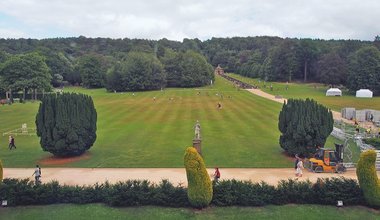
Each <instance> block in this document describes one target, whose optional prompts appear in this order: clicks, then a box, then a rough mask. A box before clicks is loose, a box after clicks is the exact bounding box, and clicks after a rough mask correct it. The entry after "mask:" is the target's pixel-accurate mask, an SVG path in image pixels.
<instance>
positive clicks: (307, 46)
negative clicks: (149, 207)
mask: <svg viewBox="0 0 380 220" xmlns="http://www.w3.org/2000/svg"><path fill="white" fill-rule="evenodd" d="M379 48H380V37H378V36H376V37H375V38H374V41H360V40H320V39H297V38H280V37H268V36H262V37H233V38H211V39H210V40H205V41H201V40H199V39H197V38H195V39H187V38H185V39H184V40H183V41H182V42H179V41H172V40H168V39H166V38H163V39H161V40H147V39H128V38H124V39H111V38H86V37H83V36H80V37H72V38H52V39H43V40H37V39H0V77H2V75H4V74H5V75H6V73H4V71H3V72H2V71H1V69H4V68H5V67H6V63H7V62H6V61H7V60H9V59H11V58H12V57H13V56H17V55H19V54H28V53H37V54H39V55H41V56H44V57H45V62H46V64H47V66H48V67H49V69H50V74H51V78H52V81H51V83H52V84H53V85H54V86H57V85H60V84H62V82H65V81H66V82H67V83H70V84H73V85H76V84H77V85H83V86H84V87H87V88H94V87H95V88H97V87H106V88H107V89H108V90H109V91H125V90H134V89H136V90H151V89H157V88H162V87H194V86H203V85H207V84H208V83H210V80H212V79H213V76H212V68H211V66H213V67H216V66H217V65H221V66H222V67H223V68H224V69H225V71H226V72H235V73H237V74H240V75H243V76H248V77H252V78H261V79H262V80H266V81H283V82H286V81H289V82H291V81H302V82H318V83H324V84H330V85H333V86H338V85H343V86H346V87H347V88H348V89H349V90H350V91H351V92H354V91H355V90H356V89H359V88H367V89H371V90H373V92H374V94H375V95H379V94H380V90H379V88H380V86H379V85H380V76H379V75H380V71H379V68H380V67H379V66H380V55H379V54H380V51H379ZM136 53H137V54H138V55H136ZM130 57H139V58H137V59H136V58H130ZM147 59H150V60H151V61H149V62H151V63H152V65H153V66H152V65H151V64H149V65H148V64H147ZM131 60H133V62H134V64H136V63H140V64H141V65H142V64H144V66H145V67H144V68H143V67H138V65H137V66H136V65H130V64H128V65H127V63H130V62H131ZM142 60H146V61H142ZM4 66H5V67H4ZM133 66H134V67H135V70H133V71H132V70H131V69H126V67H130V68H132V67H133ZM146 66H150V67H149V68H146ZM160 66H162V71H161V70H160V69H161V67H160ZM153 67H154V70H152V69H150V68H153ZM157 68H158V69H157ZM133 72H135V73H137V74H132V73H133ZM149 72H150V73H149ZM131 74H132V75H131ZM151 74H153V75H151ZM147 76H149V77H148V78H147ZM152 77H153V78H152ZM132 79H133V80H132ZM0 80H1V79H0ZM3 80H4V79H3ZM136 80H137V81H136ZM139 80H140V81H139ZM152 80H153V81H152ZM132 85H133V86H132ZM3 87H4V86H3ZM130 88H132V89H130ZM4 90H7V88H0V93H4Z"/></svg>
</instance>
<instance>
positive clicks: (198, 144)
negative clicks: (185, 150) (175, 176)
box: [193, 139, 202, 155]
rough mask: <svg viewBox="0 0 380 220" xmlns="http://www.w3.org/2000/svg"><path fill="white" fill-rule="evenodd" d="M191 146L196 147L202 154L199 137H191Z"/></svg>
mask: <svg viewBox="0 0 380 220" xmlns="http://www.w3.org/2000/svg"><path fill="white" fill-rule="evenodd" d="M193 147H194V148H195V149H197V151H198V153H199V154H200V155H202V140H201V139H193Z"/></svg>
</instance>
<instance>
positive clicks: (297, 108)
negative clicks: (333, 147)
mask: <svg viewBox="0 0 380 220" xmlns="http://www.w3.org/2000/svg"><path fill="white" fill-rule="evenodd" d="M333 124H334V121H333V117H332V112H331V111H330V110H329V109H327V108H326V107H324V106H323V105H320V104H318V103H317V102H316V101H314V100H310V99H306V100H298V99H289V100H288V102H287V103H284V105H283V106H282V110H281V112H280V115H279V122H278V128H279V130H280V132H281V136H280V140H279V141H280V146H281V147H282V148H283V149H284V150H285V151H286V152H287V153H288V154H291V155H294V154H300V155H303V156H309V155H310V154H312V153H315V149H316V147H317V146H322V147H323V146H324V144H325V143H326V139H327V137H328V136H329V135H330V133H331V132H332V129H333Z"/></svg>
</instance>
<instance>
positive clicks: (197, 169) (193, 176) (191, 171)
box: [184, 147, 212, 208]
mask: <svg viewBox="0 0 380 220" xmlns="http://www.w3.org/2000/svg"><path fill="white" fill-rule="evenodd" d="M184 163H185V168H186V175H187V182H188V187H187V197H188V199H189V202H190V204H191V205H192V206H193V207H196V208H203V207H206V206H208V205H209V204H210V202H211V200H212V184H211V180H210V177H209V175H208V173H207V170H206V166H205V163H204V162H203V159H202V157H201V156H200V155H199V154H198V152H197V150H196V149H195V148H194V147H188V148H187V149H186V152H185V157H184Z"/></svg>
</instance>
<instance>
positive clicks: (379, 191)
mask: <svg viewBox="0 0 380 220" xmlns="http://www.w3.org/2000/svg"><path fill="white" fill-rule="evenodd" d="M375 162H376V152H375V151H374V150H368V151H365V152H363V153H361V154H360V158H359V161H358V166H357V168H356V175H357V177H358V180H359V185H360V188H361V189H362V191H363V194H364V198H365V199H366V200H367V202H368V204H370V205H373V206H380V181H379V179H378V177H377V173H376V166H375Z"/></svg>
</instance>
